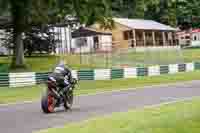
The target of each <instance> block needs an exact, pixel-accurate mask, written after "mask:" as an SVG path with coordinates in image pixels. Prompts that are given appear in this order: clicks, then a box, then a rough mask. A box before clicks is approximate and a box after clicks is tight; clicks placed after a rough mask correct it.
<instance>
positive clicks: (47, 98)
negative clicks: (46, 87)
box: [41, 91, 55, 113]
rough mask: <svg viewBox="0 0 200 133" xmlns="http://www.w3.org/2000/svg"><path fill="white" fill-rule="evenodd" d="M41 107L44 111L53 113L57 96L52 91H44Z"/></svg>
mask: <svg viewBox="0 0 200 133" xmlns="http://www.w3.org/2000/svg"><path fill="white" fill-rule="evenodd" d="M41 108H42V110H43V112H44V113H53V112H54V109H55V98H54V97H53V96H52V95H51V92H48V91H47V92H44V94H43V96H42V100H41Z"/></svg>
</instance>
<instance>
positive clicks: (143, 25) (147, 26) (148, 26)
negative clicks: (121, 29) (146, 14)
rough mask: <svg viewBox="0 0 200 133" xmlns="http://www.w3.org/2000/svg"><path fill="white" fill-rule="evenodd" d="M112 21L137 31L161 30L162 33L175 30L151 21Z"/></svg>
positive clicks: (124, 19) (123, 19)
mask: <svg viewBox="0 0 200 133" xmlns="http://www.w3.org/2000/svg"><path fill="white" fill-rule="evenodd" d="M114 21H115V22H117V23H119V24H121V25H124V26H127V27H129V28H132V29H138V30H162V31H176V30H177V29H176V28H173V27H171V26H168V25H164V24H161V23H158V22H156V21H153V20H143V19H127V18H114Z"/></svg>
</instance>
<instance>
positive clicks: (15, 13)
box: [0, 0, 111, 67]
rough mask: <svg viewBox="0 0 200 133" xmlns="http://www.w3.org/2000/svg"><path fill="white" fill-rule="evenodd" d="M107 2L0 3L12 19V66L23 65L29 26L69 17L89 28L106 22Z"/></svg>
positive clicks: (37, 0) (36, 0) (8, 0)
mask: <svg viewBox="0 0 200 133" xmlns="http://www.w3.org/2000/svg"><path fill="white" fill-rule="evenodd" d="M108 2H110V1H109V0H98V1H96V0H1V1H0V9H1V10H2V11H3V10H5V11H8V12H9V13H10V17H12V24H13V27H12V28H13V44H14V47H15V48H14V56H13V60H12V66H14V67H21V66H24V64H25V63H24V48H23V47H24V46H23V41H22V37H23V33H24V32H26V31H27V30H29V29H30V28H31V26H32V25H41V26H44V25H45V24H48V23H58V22H61V21H62V20H63V19H64V18H65V16H66V15H67V14H72V15H74V16H75V17H77V18H78V20H79V21H80V22H81V23H84V24H86V25H91V24H92V23H94V22H95V21H100V22H102V21H107V20H111V19H105V18H107V17H111V14H110V13H109V12H108V10H109V5H110V4H107V3H108Z"/></svg>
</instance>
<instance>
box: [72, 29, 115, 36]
mask: <svg viewBox="0 0 200 133" xmlns="http://www.w3.org/2000/svg"><path fill="white" fill-rule="evenodd" d="M97 35H112V34H111V33H107V32H99V31H96V30H94V29H91V28H86V27H81V28H79V29H78V30H75V31H74V32H72V38H79V37H89V36H97Z"/></svg>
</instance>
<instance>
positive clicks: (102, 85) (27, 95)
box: [0, 71, 200, 104]
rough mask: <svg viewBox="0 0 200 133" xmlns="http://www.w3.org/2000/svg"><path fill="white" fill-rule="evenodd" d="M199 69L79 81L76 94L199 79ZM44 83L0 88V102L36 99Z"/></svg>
mask: <svg viewBox="0 0 200 133" xmlns="http://www.w3.org/2000/svg"><path fill="white" fill-rule="evenodd" d="M199 79H200V71H195V72H188V73H179V74H174V75H162V76H156V77H140V78H137V79H118V80H107V81H80V82H79V85H78V86H77V89H76V90H75V94H76V95H82V94H93V93H97V92H102V91H113V90H119V89H122V90H123V89H129V88H136V87H144V86H150V85H158V84H167V83H175V82H180V81H190V80H199ZM44 88H45V86H44V85H36V86H32V87H18V88H7V87H5V88H0V104H4V103H13V102H22V101H29V100H37V99H39V98H40V96H41V93H42V90H43V89H44Z"/></svg>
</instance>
